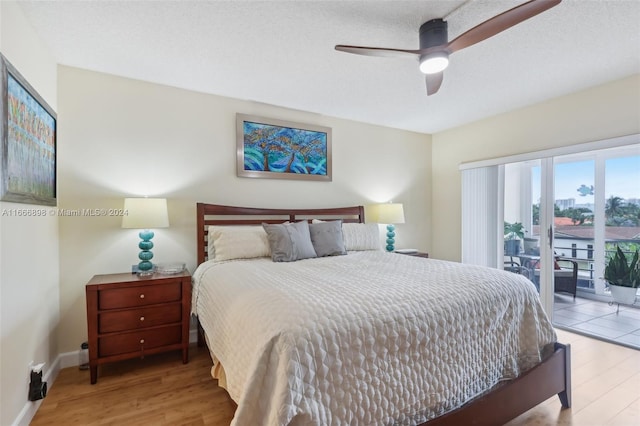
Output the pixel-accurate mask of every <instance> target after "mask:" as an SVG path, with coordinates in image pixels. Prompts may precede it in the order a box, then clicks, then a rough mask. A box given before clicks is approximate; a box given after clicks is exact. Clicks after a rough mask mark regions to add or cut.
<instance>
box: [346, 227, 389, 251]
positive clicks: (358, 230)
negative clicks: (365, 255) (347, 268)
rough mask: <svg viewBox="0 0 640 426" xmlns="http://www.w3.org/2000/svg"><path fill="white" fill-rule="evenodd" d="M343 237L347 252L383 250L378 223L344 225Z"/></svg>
mask: <svg viewBox="0 0 640 426" xmlns="http://www.w3.org/2000/svg"><path fill="white" fill-rule="evenodd" d="M342 235H343V237H344V247H345V248H346V249H347V251H361V250H380V249H381V245H380V232H379V230H378V224H377V223H343V224H342Z"/></svg>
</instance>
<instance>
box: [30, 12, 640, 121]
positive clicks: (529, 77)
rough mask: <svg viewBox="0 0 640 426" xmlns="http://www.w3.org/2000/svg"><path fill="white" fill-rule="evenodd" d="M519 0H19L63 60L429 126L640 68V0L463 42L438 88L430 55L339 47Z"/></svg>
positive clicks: (463, 22) (474, 16)
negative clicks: (428, 79) (422, 64)
mask: <svg viewBox="0 0 640 426" xmlns="http://www.w3.org/2000/svg"><path fill="white" fill-rule="evenodd" d="M520 3H523V1H512V0H509V1H502V0H477V1H459V0H446V1H445V0H424V1H320V0H316V1H192V0H181V1H33V0H20V1H19V4H20V5H21V7H22V10H23V11H24V13H25V15H26V17H27V19H28V20H29V21H30V22H31V23H32V24H33V26H34V28H35V29H36V31H37V32H38V33H39V35H40V36H41V37H42V39H43V40H45V42H46V43H47V44H48V46H49V48H50V49H51V51H52V53H53V55H54V57H55V59H56V60H57V61H58V62H59V63H60V64H64V65H69V66H73V67H79V68H85V69H89V70H94V71H100V72H105V73H110V74H115V75H119V76H125V77H130V78H135V79H140V80H146V81H150V82H154V83H161V84H165V85H170V86H175V87H180V88H184V89H190V90H195V91H198V92H204V93H213V94H217V95H223V96H230V97H234V98H239V99H245V100H252V101H257V102H262V103H267V104H273V105H278V106H283V107H288V108H294V109H299V110H305V111H311V112H315V113H320V114H325V115H329V116H334V117H341V118H346V119H351V120H357V121H362V122H367V123H375V124H379V125H383V126H389V127H395V128H401V129H408V130H413V131H417V132H423V133H434V132H438V131H441V130H444V129H447V128H451V127H455V126H458V125H461V124H464V123H468V122H471V121H474V120H478V119H481V118H484V117H487V116H491V115H495V114H498V113H501V112H505V111H509V110H512V109H516V108H520V107H524V106H527V105H531V104H535V103H538V102H541V101H544V100H547V99H550V98H554V97H557V96H561V95H563V94H567V93H571V92H575V91H578V90H581V89H584V88H587V87H592V86H596V85H598V84H602V83H605V82H608V81H612V80H616V79H619V78H622V77H626V76H629V75H632V74H637V73H640V1H638V0H627V1H625V0H614V1H598V0H564V1H563V2H562V3H560V5H558V6H556V7H554V8H552V9H550V10H548V11H546V12H544V13H542V14H541V15H538V16H536V17H534V18H532V19H530V20H528V21H525V22H524V23H522V24H520V25H517V26H515V27H513V28H511V29H509V30H506V31H505V32H503V33H501V34H498V35H497V36H495V37H492V38H490V39H488V40H485V41H484V42H482V43H480V44H477V45H475V46H472V47H469V48H467V49H464V50H462V51H459V52H456V53H454V54H453V55H452V56H451V63H450V65H449V68H448V69H447V70H446V71H445V76H444V82H443V84H442V87H441V88H440V91H439V92H438V93H437V94H435V95H434V96H430V97H427V96H426V90H425V83H424V76H423V74H421V73H420V71H419V70H418V64H417V61H414V60H412V59H403V58H374V57H365V56H359V55H351V54H347V53H342V52H337V51H335V50H334V46H335V45H336V44H353V45H364V46H379V47H394V48H407V49H412V48H418V28H419V27H420V24H422V23H423V22H425V21H427V20H429V19H433V18H441V17H444V18H446V20H447V21H448V22H449V39H453V38H454V37H456V36H458V35H459V34H461V33H463V32H465V31H466V30H468V29H470V28H472V27H473V26H475V25H477V24H479V23H480V22H482V21H484V20H486V19H488V18H490V17H492V16H494V15H497V14H498V13H501V12H503V11H505V10H507V9H510V8H512V7H514V6H517V5H518V4H520ZM639 96H640V94H639Z"/></svg>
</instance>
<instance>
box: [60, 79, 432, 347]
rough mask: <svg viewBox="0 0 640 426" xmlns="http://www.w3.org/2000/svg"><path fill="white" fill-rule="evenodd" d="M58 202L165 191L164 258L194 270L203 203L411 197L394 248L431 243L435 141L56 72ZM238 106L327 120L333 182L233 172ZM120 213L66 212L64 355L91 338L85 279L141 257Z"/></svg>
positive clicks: (106, 203)
mask: <svg viewBox="0 0 640 426" xmlns="http://www.w3.org/2000/svg"><path fill="white" fill-rule="evenodd" d="M58 76H59V86H58V91H59V121H60V129H59V131H60V134H59V144H58V152H59V169H58V170H59V171H58V178H59V182H60V204H61V207H63V208H65V209H82V208H110V207H112V208H119V207H122V202H123V198H124V197H127V196H142V195H149V196H162V197H167V198H168V204H169V215H170V222H171V226H170V228H167V229H161V230H158V231H157V232H156V237H155V238H154V242H155V247H154V249H153V251H154V254H155V258H154V260H157V261H163V260H165V261H167V260H182V261H185V262H187V265H188V267H189V269H190V270H191V271H192V272H193V270H194V267H195V266H196V265H195V258H196V255H195V248H196V247H195V246H196V243H195V232H196V230H195V203H196V202H198V201H201V202H209V203H219V204H228V205H245V206H258V207H261V206H262V207H285V208H286V207H292V208H295V207H332V206H349V205H357V204H368V203H372V202H385V201H388V200H393V201H396V202H402V203H404V207H405V216H406V224H404V225H398V226H397V234H398V236H397V245H398V247H416V248H419V249H422V250H428V249H430V234H429V229H430V222H429V209H430V206H429V200H430V198H431V193H430V188H431V183H430V173H431V172H430V165H431V138H430V136H427V135H424V134H417V133H411V132H406V131H400V130H394V129H390V128H384V127H378V126H372V125H366V124H362V123H356V122H352V121H346V120H340V119H336V118H332V117H327V116H322V115H318V114H312V113H307V112H301V111H294V110H288V109H283V108H277V107H273V106H268V105H264V104H258V103H254V102H247V101H241V100H237V99H229V98H223V97H219V96H213V95H206V94H201V93H195V92H190V91H186V90H180V89H175V88H171V87H166V86H160V85H156V84H151V83H145V82H140V81H135V80H129V79H125V78H120V77H114V76H110V75H106V74H100V73H95V72H90V71H85V70H80V69H76V68H69V67H59V69H58ZM237 112H240V113H245V114H254V115H259V116H264V117H271V118H278V119H285V120H291V121H296V122H301V123H310V124H317V125H323V126H329V127H331V128H332V130H333V181H332V182H305V181H291V180H268V179H248V178H238V177H236V170H235V167H236V166H235V164H236V163H235V160H236V131H235V114H236V113H237ZM120 222H121V219H120V218H119V217H62V218H60V234H61V242H60V256H61V259H60V268H61V269H60V275H61V279H60V281H61V284H60V305H61V324H60V330H61V332H60V335H59V343H60V349H61V352H64V351H71V350H75V349H77V347H78V346H79V344H80V342H82V341H83V340H85V339H86V333H87V332H86V320H85V315H86V314H85V296H84V285H85V284H86V282H87V281H88V280H89V279H90V278H91V277H92V276H93V275H94V274H99V273H112V272H121V271H126V270H129V269H130V267H131V264H133V263H137V252H138V249H137V242H138V240H139V239H138V237H137V232H136V231H135V230H130V229H121V228H120Z"/></svg>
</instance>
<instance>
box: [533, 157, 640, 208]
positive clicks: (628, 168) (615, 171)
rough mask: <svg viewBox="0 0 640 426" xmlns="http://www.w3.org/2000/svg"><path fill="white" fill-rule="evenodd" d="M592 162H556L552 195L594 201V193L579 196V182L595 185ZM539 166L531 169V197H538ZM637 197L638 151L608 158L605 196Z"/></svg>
mask: <svg viewBox="0 0 640 426" xmlns="http://www.w3.org/2000/svg"><path fill="white" fill-rule="evenodd" d="M594 167H595V162H594V161H593V160H588V161H574V162H568V163H559V164H556V165H555V172H554V174H555V197H554V198H555V199H556V200H560V199H567V198H574V199H575V200H576V201H575V202H576V204H589V203H591V204H592V203H593V202H594V197H593V195H587V196H581V195H580V193H579V192H578V188H580V186H581V185H586V186H587V187H590V186H591V185H594V176H595V170H594ZM539 182H540V168H539V167H536V168H535V169H534V170H533V183H534V184H533V186H534V188H533V194H532V195H533V200H536V201H538V200H540V183H539ZM612 195H614V196H618V197H621V198H624V199H627V198H639V199H640V155H638V156H632V157H621V158H611V159H608V160H606V163H605V198H609V197H610V196H612Z"/></svg>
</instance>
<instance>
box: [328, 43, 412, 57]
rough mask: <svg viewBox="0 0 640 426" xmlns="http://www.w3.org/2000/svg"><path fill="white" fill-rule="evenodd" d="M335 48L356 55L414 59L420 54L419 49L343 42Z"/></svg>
mask: <svg viewBox="0 0 640 426" xmlns="http://www.w3.org/2000/svg"><path fill="white" fill-rule="evenodd" d="M336 50H339V51H341V52H347V53H355V54H356V55H365V56H382V57H386V58H398V57H401V58H413V59H415V57H416V55H420V50H405V49H385V48H383V47H364V46H347V45H344V44H338V45H336Z"/></svg>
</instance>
